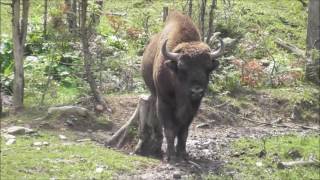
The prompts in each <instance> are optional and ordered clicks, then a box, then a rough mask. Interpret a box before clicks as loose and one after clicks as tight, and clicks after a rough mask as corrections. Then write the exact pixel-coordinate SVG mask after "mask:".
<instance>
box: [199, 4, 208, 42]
mask: <svg viewBox="0 0 320 180" xmlns="http://www.w3.org/2000/svg"><path fill="white" fill-rule="evenodd" d="M206 5H207V0H201V1H200V11H199V29H200V33H201V40H202V41H203V40H204V36H205V33H204V21H205V15H206Z"/></svg>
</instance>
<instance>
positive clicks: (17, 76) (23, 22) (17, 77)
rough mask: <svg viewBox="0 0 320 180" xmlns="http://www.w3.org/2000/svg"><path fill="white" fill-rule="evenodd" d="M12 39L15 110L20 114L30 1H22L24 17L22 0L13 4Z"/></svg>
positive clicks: (15, 0) (17, 0) (16, 0)
mask: <svg viewBox="0 0 320 180" xmlns="http://www.w3.org/2000/svg"><path fill="white" fill-rule="evenodd" d="M12 12H13V15H12V37H13V57H14V83H13V110H14V112H20V111H21V110H22V109H23V96H24V70H23V58H24V44H25V41H26V35H27V25H28V13H29V0H23V1H22V16H21V14H20V0H14V1H13V4H12Z"/></svg>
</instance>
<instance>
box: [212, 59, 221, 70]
mask: <svg viewBox="0 0 320 180" xmlns="http://www.w3.org/2000/svg"><path fill="white" fill-rule="evenodd" d="M219 64H220V62H219V61H217V60H215V59H214V60H212V66H211V70H215V69H217V68H218V67H219Z"/></svg>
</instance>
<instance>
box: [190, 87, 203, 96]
mask: <svg viewBox="0 0 320 180" xmlns="http://www.w3.org/2000/svg"><path fill="white" fill-rule="evenodd" d="M191 92H192V93H193V94H203V92H204V89H203V88H201V87H194V88H192V89H191Z"/></svg>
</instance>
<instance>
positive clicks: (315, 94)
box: [262, 84, 320, 106]
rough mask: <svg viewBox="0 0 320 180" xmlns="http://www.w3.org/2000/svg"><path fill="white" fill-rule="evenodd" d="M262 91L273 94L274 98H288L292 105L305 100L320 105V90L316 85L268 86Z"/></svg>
mask: <svg viewBox="0 0 320 180" xmlns="http://www.w3.org/2000/svg"><path fill="white" fill-rule="evenodd" d="M262 92H266V93H268V94H271V95H272V97H274V98H278V99H285V100H288V101H289V102H290V104H292V105H294V104H296V103H303V102H307V103H310V104H314V105H315V106H317V105H319V103H318V98H319V95H320V91H319V88H318V87H317V86H315V85H310V84H301V85H298V86H296V87H281V88H268V89H262Z"/></svg>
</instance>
